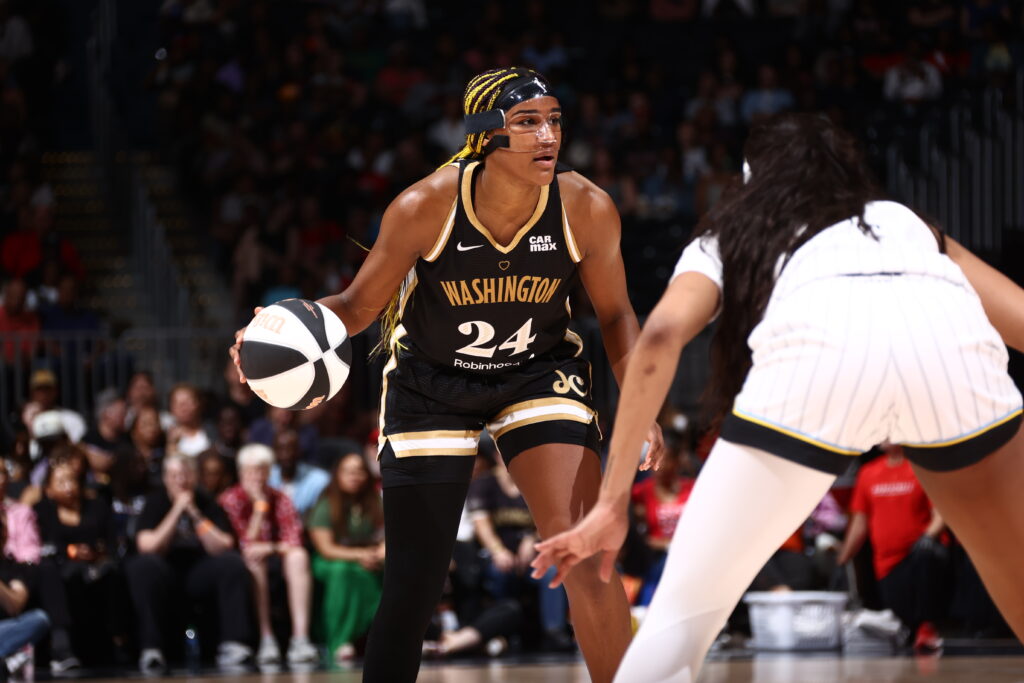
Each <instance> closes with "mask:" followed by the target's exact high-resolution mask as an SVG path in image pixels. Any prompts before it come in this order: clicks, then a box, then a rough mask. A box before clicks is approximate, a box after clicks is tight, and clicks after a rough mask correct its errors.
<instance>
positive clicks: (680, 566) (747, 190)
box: [533, 115, 1024, 682]
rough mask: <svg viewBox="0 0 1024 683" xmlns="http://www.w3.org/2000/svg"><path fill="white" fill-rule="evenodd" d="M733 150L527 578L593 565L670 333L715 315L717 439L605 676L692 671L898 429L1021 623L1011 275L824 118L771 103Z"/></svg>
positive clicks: (1020, 628)
mask: <svg viewBox="0 0 1024 683" xmlns="http://www.w3.org/2000/svg"><path fill="white" fill-rule="evenodd" d="M745 151H746V158H747V159H748V160H749V167H746V168H745V175H748V180H747V182H746V183H745V184H737V185H734V186H732V187H731V188H730V189H729V190H728V191H727V193H726V194H725V195H724V196H723V198H722V199H721V201H720V202H719V203H718V204H716V205H715V207H714V208H713V209H712V210H711V211H710V212H709V213H708V215H707V216H705V218H704V220H703V222H702V224H701V226H699V237H698V238H697V239H696V240H695V241H693V242H692V243H691V244H690V245H689V246H688V247H687V248H686V249H685V250H684V252H683V255H682V257H681V258H680V260H679V265H678V266H677V267H676V271H675V274H674V276H673V278H672V281H671V282H670V283H669V286H668V289H667V291H666V292H665V294H664V296H663V297H662V300H661V301H660V302H659V304H658V306H657V307H656V309H655V310H654V311H653V313H652V314H651V316H650V317H649V318H648V320H647V323H646V325H645V327H644V330H643V333H642V334H641V337H640V341H639V342H638V343H637V346H636V347H635V350H634V353H633V355H632V360H631V361H630V363H629V368H628V370H627V371H626V382H625V384H624V386H623V391H622V397H621V400H620V402H619V410H618V415H617V419H616V421H615V433H614V435H613V437H612V442H611V450H610V460H609V463H608V467H607V469H606V475H605V479H604V482H603V484H602V487H601V494H600V498H599V501H598V503H597V505H596V506H595V507H594V509H593V510H592V511H591V512H590V513H589V514H588V515H587V516H586V518H585V519H584V520H583V521H582V522H581V523H580V524H579V526H577V527H576V528H574V529H573V530H571V531H569V532H567V533H564V534H560V535H559V536H557V537H555V538H552V539H549V540H548V541H545V542H543V543H540V544H539V546H538V548H539V549H540V551H541V553H540V555H538V557H537V558H536V559H535V561H534V563H533V564H534V567H535V574H534V575H535V576H539V575H542V574H543V572H544V570H545V569H546V568H547V567H549V566H550V565H551V564H557V565H558V568H559V574H558V576H556V578H555V581H554V582H553V583H557V582H558V580H559V579H560V578H561V577H562V576H564V575H565V572H568V571H570V570H572V568H573V566H575V565H576V563H577V562H580V561H583V560H585V558H588V557H590V556H591V555H593V554H594V553H602V554H603V563H602V572H603V575H608V572H609V570H610V568H611V565H612V562H613V560H614V555H615V552H616V551H617V550H618V548H619V546H620V545H621V544H622V541H623V539H624V537H625V534H626V506H627V504H628V501H629V485H630V482H631V480H632V478H633V473H632V471H631V470H632V468H631V467H630V462H631V461H633V460H634V455H633V453H634V452H635V449H636V448H638V447H639V444H640V442H641V440H642V439H643V433H644V425H645V424H646V423H648V422H649V421H650V419H651V418H652V416H654V415H655V414H656V413H657V411H658V409H659V408H660V406H661V403H662V401H663V399H664V397H665V394H666V392H667V390H668V388H669V383H670V382H671V381H672V378H673V377H674V375H675V368H676V364H677V360H678V358H679V353H680V350H681V349H682V348H683V346H685V345H686V343H688V342H689V341H690V340H691V339H692V338H693V337H694V336H695V335H696V334H697V333H698V332H700V330H701V329H702V328H703V327H704V326H705V325H707V324H708V323H709V322H710V321H711V320H712V319H713V318H714V317H715V316H716V315H719V316H720V320H719V323H718V330H717V332H716V337H715V340H714V344H713V351H712V364H713V373H712V380H711V385H710V387H709V390H708V397H709V398H710V401H711V406H710V407H711V408H712V410H713V411H714V412H715V413H716V414H717V415H718V416H719V418H724V419H722V421H721V438H720V439H719V440H718V442H717V443H716V444H715V446H714V448H713V449H712V452H711V455H710V457H709V459H708V462H707V464H706V465H705V467H704V468H703V470H702V471H701V474H700V476H699V477H698V479H697V483H696V486H695V488H694V491H693V494H692V495H691V497H690V500H689V502H688V503H687V506H686V509H685V510H684V511H683V514H682V517H681V519H680V521H679V525H678V526H677V528H676V532H675V537H674V540H673V542H672V544H671V546H670V550H669V555H668V560H667V564H666V567H665V571H664V574H663V576H662V580H661V585H660V586H659V587H658V589H657V591H656V592H655V595H654V599H653V601H652V603H651V606H650V609H649V611H648V612H647V616H646V618H645V620H644V622H643V625H642V626H641V628H640V630H639V632H638V633H637V636H636V638H635V639H634V641H633V643H632V645H631V646H630V648H629V650H628V652H627V653H626V657H625V658H624V660H623V662H622V666H621V668H620V669H619V672H618V674H617V676H616V679H615V680H616V681H622V682H632V681H650V682H654V681H669V680H671V681H692V680H694V679H696V677H697V672H698V669H699V667H700V664H701V662H702V661H703V659H704V655H705V653H706V652H707V650H708V647H709V646H710V644H711V642H712V641H713V640H714V638H715V636H716V635H717V634H718V632H719V630H720V629H721V628H722V626H723V625H724V624H725V621H726V618H727V617H728V615H729V613H730V612H731V610H732V609H733V606H734V605H735V604H736V602H737V601H738V600H739V598H740V596H741V595H742V593H743V591H744V590H745V589H746V588H747V586H748V585H749V584H750V582H751V580H752V579H753V578H754V575H755V574H756V573H757V571H758V570H759V569H760V568H761V567H762V565H764V563H765V561H766V560H768V558H769V557H770V556H771V554H772V553H773V552H774V551H775V549H776V548H778V547H779V545H780V544H781V543H782V541H783V540H785V538H786V537H787V536H789V535H790V534H792V533H793V529H795V528H797V527H798V526H799V525H800V524H801V523H802V522H803V520H804V519H806V518H807V516H808V514H809V513H810V512H811V510H812V509H813V508H814V506H815V504H816V503H817V502H818V501H819V500H821V498H822V496H823V495H824V494H825V492H826V491H828V489H829V487H830V486H831V484H832V482H833V480H834V479H835V478H836V476H837V475H838V474H839V473H841V472H843V471H844V470H845V469H846V468H847V466H848V465H849V463H850V461H851V460H850V459H851V458H852V457H855V456H856V455H857V454H859V453H861V452H864V451H867V450H868V449H869V448H870V447H871V446H873V445H875V444H878V443H880V442H883V441H888V442H891V443H898V444H902V445H903V449H904V452H905V454H906V457H907V458H908V459H909V460H911V462H912V463H913V467H914V470H915V473H916V474H917V477H918V479H919V480H920V481H921V483H922V485H923V486H924V488H925V490H926V491H927V493H928V495H929V496H930V497H931V499H932V501H933V502H934V503H935V506H936V507H937V508H938V509H939V511H940V512H941V514H942V517H943V518H944V519H945V520H946V521H947V522H948V523H949V525H950V526H951V527H952V528H953V530H954V531H955V532H956V534H957V536H958V537H959V538H960V540H961V541H962V542H963V543H964V546H965V547H966V548H967V551H968V552H969V553H970V555H971V557H972V558H973V560H974V562H975V564H976V565H977V567H978V570H979V572H980V574H981V576H982V578H983V579H984V581H985V584H986V585H987V587H988V589H989V591H990V592H991V594H992V596H993V598H994V599H995V601H996V602H997V604H998V605H999V606H1000V608H1001V610H1002V611H1003V614H1004V615H1005V616H1006V618H1007V620H1008V621H1009V622H1010V624H1011V625H1012V626H1013V628H1014V630H1015V632H1016V633H1017V635H1018V637H1020V636H1024V594H1022V593H1024V589H1022V587H1021V582H1020V567H1021V566H1022V565H1024V505H1021V503H1020V491H1021V490H1024V432H1022V431H1021V394H1020V392H1019V391H1018V390H1017V388H1016V387H1015V386H1014V384H1013V382H1012V381H1011V380H1010V378H1009V376H1008V375H1007V372H1006V366H1007V351H1006V346H1005V345H1004V341H1005V344H1009V345H1010V346H1011V347H1013V348H1015V349H1018V350H1024V290H1021V289H1020V288H1019V287H1017V286H1016V285H1014V284H1013V283H1012V282H1011V281H1010V280H1008V279H1007V278H1005V277H1004V276H1002V275H1001V274H999V273H998V272H997V271H995V270H993V269H991V268H989V267H988V266H986V265H985V264H984V263H982V262H981V261H980V260H979V259H977V258H975V257H974V256H973V255H971V254H970V253H969V252H968V251H967V250H966V249H964V248H963V247H961V246H960V245H959V244H957V243H956V242H954V241H953V240H951V239H949V238H945V239H944V238H943V236H942V235H941V234H939V233H938V232H937V231H933V230H932V229H930V228H929V226H928V225H927V224H925V223H924V222H923V221H922V220H921V219H920V218H918V216H917V215H916V214H915V213H913V212H912V211H911V210H910V209H908V208H906V207H904V206H902V205H900V204H897V203H895V202H890V201H883V200H882V195H881V193H880V191H879V190H878V188H877V187H876V186H875V184H874V182H873V181H872V180H871V179H870V175H869V173H868V171H867V169H866V167H865V165H864V162H863V160H862V158H861V157H860V154H859V152H858V151H857V148H856V146H855V143H854V141H853V140H852V138H851V137H850V136H848V135H847V134H845V133H844V132H842V131H840V130H839V129H837V128H835V127H834V126H833V125H832V124H830V123H828V122H827V121H825V120H824V119H821V118H818V117H815V116H811V115H788V116H783V117H781V118H775V119H773V120H769V121H767V122H765V123H762V124H760V125H758V126H756V127H755V128H754V129H753V130H752V131H751V134H750V138H749V140H748V141H747V145H746V150H745ZM979 297H980V298H979ZM986 313H987V317H986ZM990 321H991V322H990ZM1000 335H1001V336H1002V338H1000Z"/></svg>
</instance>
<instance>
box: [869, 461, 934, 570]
mask: <svg viewBox="0 0 1024 683" xmlns="http://www.w3.org/2000/svg"><path fill="white" fill-rule="evenodd" d="M850 511H851V512H854V513H856V512H860V513H863V514H865V515H867V519H868V537H869V538H870V539H871V547H872V548H873V550H874V553H875V576H876V577H878V578H879V579H881V578H883V577H884V576H886V575H887V574H888V573H889V572H890V571H892V569H893V567H895V566H896V565H898V564H899V563H900V562H902V561H903V558H905V557H906V556H907V555H908V554H909V553H910V547H911V546H912V545H914V543H915V542H916V541H917V539H919V538H921V534H923V533H924V532H925V529H927V528H928V525H929V524H930V523H931V521H932V503H931V501H930V500H928V496H926V495H925V492H924V489H923V488H921V484H920V482H918V481H917V477H915V476H914V471H913V470H912V469H911V468H910V462H909V461H907V460H904V461H903V462H902V463H900V464H899V465H890V464H889V459H888V458H887V457H886V456H882V457H880V458H878V459H876V460H873V461H871V462H870V463H868V464H867V465H865V466H864V467H862V468H861V470H860V472H858V473H857V483H856V484H855V485H854V487H853V503H852V504H851V505H850Z"/></svg>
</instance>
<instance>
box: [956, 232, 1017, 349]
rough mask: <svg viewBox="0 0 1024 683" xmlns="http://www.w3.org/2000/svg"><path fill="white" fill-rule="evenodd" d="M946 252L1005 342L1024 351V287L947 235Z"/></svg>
mask: <svg viewBox="0 0 1024 683" xmlns="http://www.w3.org/2000/svg"><path fill="white" fill-rule="evenodd" d="M946 253H947V254H948V255H949V257H950V258H951V259H953V262H954V263H956V264H957V265H958V266H960V270H962V271H963V272H964V275H966V276H967V280H968V281H969V282H970V283H971V286H972V287H974V291H976V292H977V293H978V296H979V297H980V298H981V305H982V306H984V307H985V315H987V316H988V319H989V321H990V322H991V323H992V326H993V327H995V328H996V330H997V331H998V332H999V335H1000V336H1001V337H1002V338H1003V342H1004V343H1005V344H1006V345H1007V346H1009V347H1010V348H1012V349H1016V350H1017V351H1020V352H1022V353H1024V289H1022V288H1021V287H1020V286H1018V285H1017V284H1016V283H1015V282H1014V281H1013V280H1011V279H1010V278H1008V277H1006V276H1005V275H1003V274H1002V273H1000V272H999V271H998V270H996V269H995V268H993V267H992V266H990V265H988V264H987V263H985V262H984V261H982V260H981V259H980V258H978V257H977V256H975V255H974V254H972V253H971V252H970V251H968V250H967V249H966V248H965V247H963V246H962V245H960V244H959V243H957V241H956V240H954V239H953V238H951V237H950V236H949V235H946Z"/></svg>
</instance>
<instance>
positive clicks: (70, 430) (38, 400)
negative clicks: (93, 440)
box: [28, 368, 86, 443]
mask: <svg viewBox="0 0 1024 683" xmlns="http://www.w3.org/2000/svg"><path fill="white" fill-rule="evenodd" d="M59 389H60V387H58V386H57V375H55V374H54V373H53V370H49V369H47V368H40V369H39V370H36V371H35V372H33V373H32V377H31V378H30V379H29V383H28V398H29V401H31V402H32V403H35V404H36V405H37V406H38V411H39V412H40V413H45V412H50V411H54V412H56V413H57V414H58V415H59V417H60V421H61V423H62V424H63V425H64V433H65V434H67V437H68V439H69V440H70V441H71V443H78V442H79V441H81V440H82V437H83V436H85V432H86V423H85V418H84V417H82V416H81V415H80V414H79V413H78V412H77V411H75V410H71V409H70V408H64V407H62V406H61V405H60V401H59V400H58V398H59V396H60V391H59Z"/></svg>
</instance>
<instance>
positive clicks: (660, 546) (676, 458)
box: [632, 438, 696, 605]
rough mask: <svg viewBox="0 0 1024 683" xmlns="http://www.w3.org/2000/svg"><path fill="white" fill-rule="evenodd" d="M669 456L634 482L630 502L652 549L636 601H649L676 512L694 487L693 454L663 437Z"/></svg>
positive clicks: (658, 577)
mask: <svg viewBox="0 0 1024 683" xmlns="http://www.w3.org/2000/svg"><path fill="white" fill-rule="evenodd" d="M665 447H666V449H667V450H668V452H669V457H667V458H665V459H664V460H663V461H662V464H661V469H659V470H657V471H656V472H655V473H654V474H653V475H651V476H649V477H647V478H646V479H644V480H643V481H640V482H638V483H636V484H634V485H633V494H632V496H633V506H634V510H635V511H636V515H637V517H638V518H639V519H642V520H644V524H643V528H644V541H645V542H646V544H647V547H648V548H649V549H650V552H651V559H650V563H649V565H648V570H647V575H646V576H644V577H643V578H644V580H643V584H642V585H641V587H640V593H639V594H638V595H637V599H636V604H637V605H648V604H650V602H651V597H652V596H653V595H654V589H655V588H657V587H658V581H659V580H660V579H661V573H662V571H664V569H665V557H666V554H667V551H668V546H669V543H671V542H672V534H673V533H675V530H676V523H677V522H678V521H679V515H681V514H682V513H683V508H684V507H685V506H686V501H687V500H688V499H689V498H690V492H691V491H692V490H693V484H694V481H695V480H694V475H695V470H696V467H695V465H694V463H693V462H692V459H691V458H692V456H691V455H690V453H689V451H688V450H687V449H686V448H684V447H683V446H682V444H681V443H678V441H677V442H676V443H673V439H671V438H667V439H666V440H665Z"/></svg>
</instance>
